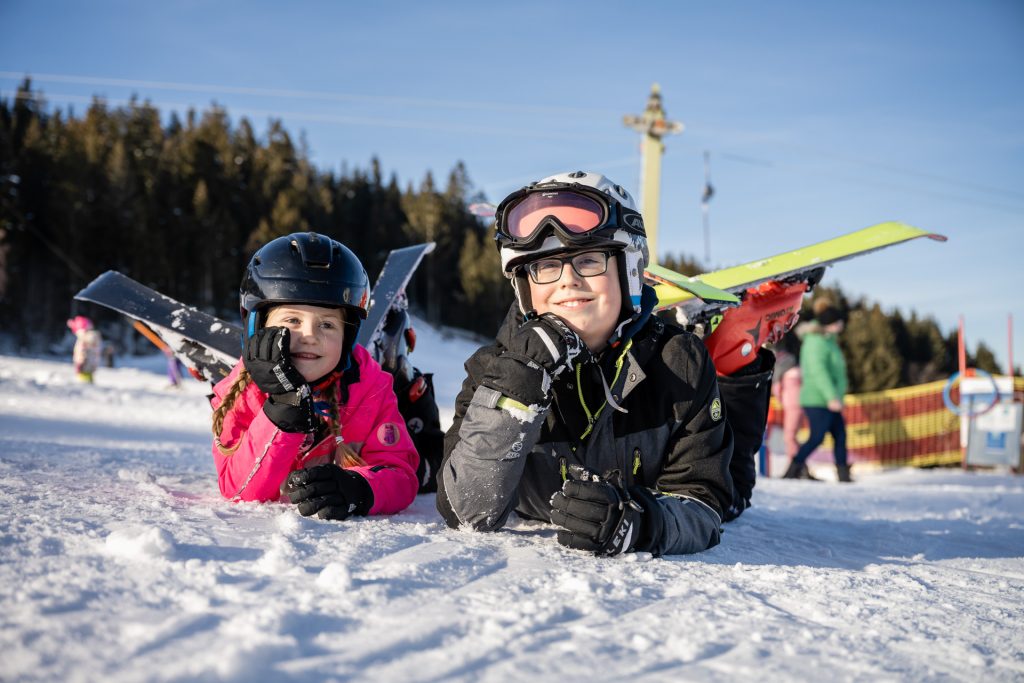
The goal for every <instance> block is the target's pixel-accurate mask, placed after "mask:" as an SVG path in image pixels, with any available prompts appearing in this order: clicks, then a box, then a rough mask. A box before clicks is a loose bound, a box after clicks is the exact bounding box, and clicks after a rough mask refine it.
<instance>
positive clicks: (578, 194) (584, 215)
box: [496, 184, 644, 249]
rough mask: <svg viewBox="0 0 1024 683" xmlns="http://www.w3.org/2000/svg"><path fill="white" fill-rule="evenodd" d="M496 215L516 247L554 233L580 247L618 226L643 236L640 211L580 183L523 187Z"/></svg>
mask: <svg viewBox="0 0 1024 683" xmlns="http://www.w3.org/2000/svg"><path fill="white" fill-rule="evenodd" d="M496 218H497V230H498V233H499V235H500V236H501V237H503V238H504V239H505V240H507V241H508V242H509V243H510V244H511V245H513V248H527V249H529V248H533V247H534V246H536V245H537V244H540V243H541V242H542V241H543V239H544V238H545V237H546V236H547V235H548V234H550V233H552V232H554V233H557V234H559V235H560V236H561V237H562V238H563V241H564V242H566V243H567V244H579V245H580V246H585V244H586V243H587V242H588V241H589V240H592V239H594V238H597V237H600V236H602V235H603V234H605V233H607V232H608V231H614V230H618V229H623V230H626V231H627V232H632V233H636V234H639V235H644V227H643V219H642V218H641V217H640V214H639V213H637V212H636V211H633V210H631V209H627V208H625V207H623V206H621V205H619V204H618V203H617V202H609V201H608V198H607V197H606V196H604V195H603V194H602V193H600V192H596V191H593V190H591V189H589V188H582V187H579V186H571V187H566V186H564V185H562V186H560V185H559V184H552V187H550V188H549V187H529V188H524V189H523V190H520V191H519V192H516V193H513V194H512V195H510V196H509V197H507V198H506V199H505V201H503V202H502V203H501V205H499V206H498V208H497V211H496Z"/></svg>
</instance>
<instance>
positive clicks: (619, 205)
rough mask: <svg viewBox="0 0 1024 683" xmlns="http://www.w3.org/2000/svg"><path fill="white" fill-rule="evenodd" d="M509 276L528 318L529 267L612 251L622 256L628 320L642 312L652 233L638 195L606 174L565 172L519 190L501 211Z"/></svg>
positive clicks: (498, 220)
mask: <svg viewBox="0 0 1024 683" xmlns="http://www.w3.org/2000/svg"><path fill="white" fill-rule="evenodd" d="M494 239H495V241H497V243H498V250H499V252H500V254H501V267H502V270H503V271H504V273H505V277H507V278H509V279H510V280H511V281H512V286H513V288H514V289H515V292H516V299H517V301H518V302H519V308H520V310H521V311H522V312H523V314H524V315H528V314H529V312H530V311H531V310H532V309H533V303H532V301H531V300H530V287H529V283H528V282H527V275H526V269H525V268H523V267H522V266H523V265H525V264H526V263H528V262H530V261H534V260H536V259H538V258H540V257H542V256H548V255H552V254H564V253H567V252H569V253H571V252H574V251H580V252H582V251H589V250H592V249H600V248H602V247H604V248H608V249H610V250H613V251H615V252H616V254H617V255H618V256H619V258H618V259H617V261H618V264H619V281H620V283H621V285H622V292H623V295H624V296H623V309H624V312H625V313H626V314H627V315H626V317H632V316H633V315H636V314H639V313H640V293H641V289H642V286H643V272H644V268H645V267H646V266H647V262H648V258H649V257H648V251H647V233H646V231H645V230H644V222H643V217H642V216H641V215H640V212H639V211H638V210H637V207H636V203H635V202H634V201H633V197H632V196H631V195H630V194H629V192H627V191H626V189H625V188H623V187H622V186H621V185H618V184H617V183H614V182H613V181H611V180H610V179H609V178H607V177H605V176H603V175H601V174H600V173H593V172H587V171H573V172H571V173H559V174H557V175H553V176H549V177H547V178H544V179H543V180H539V181H537V182H535V183H531V184H529V185H527V186H526V187H524V188H522V189H520V190H517V191H516V192H513V193H512V194H510V195H509V196H507V197H505V199H504V200H502V202H501V203H500V204H499V205H498V208H497V210H496V211H495V237H494Z"/></svg>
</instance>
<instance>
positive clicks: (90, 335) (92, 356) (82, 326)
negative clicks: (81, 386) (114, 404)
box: [68, 315, 103, 383]
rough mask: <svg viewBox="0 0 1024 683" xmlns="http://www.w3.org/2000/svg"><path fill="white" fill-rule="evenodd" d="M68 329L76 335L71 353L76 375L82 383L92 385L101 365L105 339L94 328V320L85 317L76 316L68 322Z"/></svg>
mask: <svg viewBox="0 0 1024 683" xmlns="http://www.w3.org/2000/svg"><path fill="white" fill-rule="evenodd" d="M68 329H70V330H71V332H72V333H73V334H74V335H75V348H74V350H73V351H72V352H71V361H72V362H73V363H74V366H75V374H76V375H77V376H78V379H79V380H81V381H82V382H89V383H92V381H93V373H94V372H96V368H98V367H99V365H100V356H101V355H102V352H103V337H102V336H101V335H100V333H99V330H96V329H94V328H93V325H92V320H90V319H89V318H86V317H85V316H84V315H76V316H75V317H74V318H71V319H70V320H68Z"/></svg>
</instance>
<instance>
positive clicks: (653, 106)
mask: <svg viewBox="0 0 1024 683" xmlns="http://www.w3.org/2000/svg"><path fill="white" fill-rule="evenodd" d="M622 122H623V123H624V124H626V127H628V128H632V129H633V130H635V131H636V132H638V133H640V134H642V135H643V138H642V139H641V142H640V212H641V213H643V215H644V227H645V228H646V230H647V247H648V249H649V250H650V255H651V262H652V263H657V262H658V215H659V210H658V209H659V206H660V203H661V155H662V154H664V152H665V143H664V142H662V141H661V139H662V138H663V137H664V136H666V135H671V134H673V133H682V132H683V124H682V122H681V121H669V120H668V119H667V118H665V110H664V109H663V108H662V106H661V86H659V85H658V84H657V83H655V84H654V85H652V86H651V94H650V95H649V96H648V98H647V107H646V108H645V109H644V113H643V114H641V115H640V116H634V115H629V114H627V115H626V116H623V117H622Z"/></svg>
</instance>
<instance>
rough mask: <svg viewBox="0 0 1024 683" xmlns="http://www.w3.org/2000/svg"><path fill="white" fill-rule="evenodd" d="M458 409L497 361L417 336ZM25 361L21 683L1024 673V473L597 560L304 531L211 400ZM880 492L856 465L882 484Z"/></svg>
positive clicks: (773, 514) (497, 544)
mask: <svg viewBox="0 0 1024 683" xmlns="http://www.w3.org/2000/svg"><path fill="white" fill-rule="evenodd" d="M418 332H419V333H420V334H419V337H418V348H417V350H416V352H415V353H414V354H413V359H414V360H415V362H416V364H417V365H418V366H420V367H421V368H423V369H425V370H428V371H432V372H434V373H435V386H436V387H437V390H438V394H439V398H440V401H441V404H442V407H443V408H442V414H443V419H445V420H446V421H450V419H451V405H452V403H453V400H454V396H455V393H456V392H457V390H458V387H459V384H460V382H461V379H462V362H463V360H464V359H465V358H466V357H467V356H468V355H469V353H470V352H471V351H472V349H473V344H472V343H470V342H468V341H466V340H461V339H459V338H442V337H441V336H440V335H438V334H437V333H435V332H433V331H431V330H429V329H427V328H426V327H425V326H424V325H420V326H419V328H418ZM132 365H134V367H121V368H117V369H100V370H99V371H98V372H97V374H96V384H94V385H83V384H79V383H77V382H76V381H75V379H74V377H73V373H72V369H71V365H70V362H69V361H67V360H65V359H54V358H50V359H38V358H36V359H31V358H20V357H13V356H0V513H2V519H3V526H2V527H0V652H2V653H3V654H2V656H0V659H2V664H0V680H2V681H47V682H52V681H72V682H74V681H98V680H103V681H110V682H118V681H184V680H188V681H193V680H198V681H222V680H226V681H264V680H266V681H303V682H308V681H346V680H378V681H403V682H405V681H440V680H445V681H521V680H529V679H530V678H539V679H541V680H553V679H557V680H562V679H565V680H583V679H592V680H622V679H625V678H626V677H629V678H639V679H641V680H712V681H729V682H735V681H742V680H765V681H788V680H794V679H797V680H807V679H821V678H827V679H830V680H831V679H837V680H860V681H876V680H934V679H942V680H963V681H976V680H985V681H1012V680H1021V679H1022V677H1024V480H1022V479H1021V478H1019V477H1013V476H1011V475H1007V474H992V473H973V474H972V473H964V472H960V471H948V470H942V471H914V470H899V471H890V472H884V473H878V474H867V473H865V474H862V475H861V476H860V480H859V481H858V482H857V483H855V484H853V485H846V486H841V485H838V484H835V483H831V482H823V483H814V482H803V481H780V480H763V481H760V482H759V483H758V487H757V489H756V492H755V497H754V504H755V507H754V508H752V509H751V510H749V511H747V512H746V513H745V514H744V515H743V516H742V517H741V518H740V519H739V520H737V521H736V522H733V523H731V524H728V525H726V527H725V532H724V535H723V539H722V543H721V545H719V546H717V547H716V548H713V549H712V550H709V551H707V552H704V553H700V554H697V555H691V556H680V557H668V558H661V559H653V558H651V557H650V556H649V555H647V554H643V553H640V554H632V555H626V556H623V557H620V558H616V559H606V558H597V557H593V556H591V555H587V554H584V553H579V552H575V551H570V550H567V549H564V548H562V547H561V546H559V545H558V543H557V542H556V540H555V532H554V530H553V528H551V527H550V526H547V525H543V524H536V523H528V522H523V521H519V522H515V523H514V524H513V525H512V527H511V528H509V529H507V530H505V531H503V532H500V533H495V534H479V533H473V532H466V531H452V530H449V529H447V528H446V527H445V526H444V524H443V523H442V522H441V520H440V518H439V517H438V515H437V513H436V512H435V510H434V497H433V496H429V495H428V496H420V497H418V498H417V500H416V502H415V503H414V505H413V506H412V507H411V508H410V509H409V510H407V511H406V512H404V513H402V514H399V515H396V516H393V517H387V518H384V517H378V518H362V519H356V520H349V521H347V522H323V521H318V520H310V519H305V518H303V517H301V516H299V515H298V514H297V513H296V512H295V511H294V510H293V509H291V508H290V507H289V506H285V505H278V504H268V505H256V504H247V503H242V504H231V503H228V502H226V501H224V500H223V499H221V497H220V495H219V494H218V491H217V486H216V475H215V472H214V470H213V461H212V458H211V456H210V453H209V448H210V438H211V437H210V433H209V409H208V407H207V404H206V401H205V398H204V395H205V393H206V386H204V385H203V384H200V383H199V382H195V381H191V380H189V382H188V383H187V384H186V385H185V387H183V388H182V389H179V390H170V389H168V388H167V387H166V384H167V380H166V378H165V376H164V374H163V372H164V367H165V366H164V358H163V356H155V357H152V358H149V359H145V360H143V361H135V362H133V363H132ZM855 474H856V470H855Z"/></svg>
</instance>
